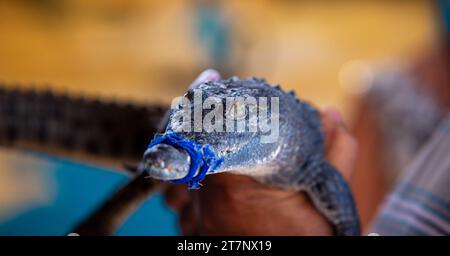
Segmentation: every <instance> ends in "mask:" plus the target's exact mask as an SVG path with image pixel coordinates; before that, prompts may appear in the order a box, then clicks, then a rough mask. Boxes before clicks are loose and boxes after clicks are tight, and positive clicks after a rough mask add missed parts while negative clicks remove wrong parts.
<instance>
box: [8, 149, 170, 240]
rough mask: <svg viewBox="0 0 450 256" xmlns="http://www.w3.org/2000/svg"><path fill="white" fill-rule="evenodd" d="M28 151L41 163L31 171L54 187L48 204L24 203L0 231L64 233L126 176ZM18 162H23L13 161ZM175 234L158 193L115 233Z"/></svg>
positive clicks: (121, 182) (35, 233)
mask: <svg viewBox="0 0 450 256" xmlns="http://www.w3.org/2000/svg"><path fill="white" fill-rule="evenodd" d="M24 154H30V153H24ZM32 155H33V157H35V158H39V161H43V162H44V163H45V164H43V165H38V166H37V169H36V170H35V171H37V172H41V173H42V174H45V175H43V176H44V177H47V178H49V179H51V181H50V183H52V184H53V186H54V187H56V189H55V195H54V197H53V199H52V200H51V202H50V203H48V204H43V205H42V204H41V205H37V206H35V207H31V208H30V207H28V208H26V209H24V210H21V211H20V212H18V213H17V214H14V216H12V217H11V218H8V219H7V220H6V221H4V222H0V235H67V234H68V233H69V232H70V231H71V229H72V228H73V227H74V226H75V225H76V224H77V223H79V221H80V220H82V219H83V218H84V217H85V216H87V215H88V214H89V213H90V212H92V211H93V210H94V209H95V208H96V207H98V205H99V204H100V203H101V202H102V201H103V200H104V199H105V198H107V196H108V195H110V194H111V192H112V191H114V190H115V189H117V188H118V186H120V185H121V184H123V183H124V182H126V181H127V180H128V177H127V176H125V175H122V174H120V173H119V172H113V171H110V170H107V169H103V168H98V167H94V166H90V165H86V164H83V163H79V162H74V161H69V160H63V159H59V158H55V157H49V156H46V155H41V154H32ZM13 164H14V163H13ZM20 164H23V163H17V165H20ZM177 234H178V228H177V223H176V215H175V214H174V213H173V212H172V211H170V209H168V208H167V207H166V206H165V205H164V202H163V198H162V196H161V195H160V194H158V195H155V196H153V197H152V198H151V199H149V200H148V201H147V202H146V203H145V204H144V205H143V206H142V207H141V208H140V209H139V210H138V211H137V212H135V213H134V214H133V215H132V216H131V217H130V218H129V219H128V220H127V221H126V223H125V224H124V225H123V226H122V227H121V228H120V229H119V230H118V232H117V235H177Z"/></svg>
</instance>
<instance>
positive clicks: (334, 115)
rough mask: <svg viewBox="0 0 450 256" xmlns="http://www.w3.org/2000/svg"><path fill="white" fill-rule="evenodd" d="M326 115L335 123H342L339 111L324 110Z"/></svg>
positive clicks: (332, 109)
mask: <svg viewBox="0 0 450 256" xmlns="http://www.w3.org/2000/svg"><path fill="white" fill-rule="evenodd" d="M326 112H327V114H328V115H330V116H331V118H332V119H333V120H334V121H335V122H336V123H342V115H341V113H339V111H337V110H336V109H334V108H328V109H327V110H326Z"/></svg>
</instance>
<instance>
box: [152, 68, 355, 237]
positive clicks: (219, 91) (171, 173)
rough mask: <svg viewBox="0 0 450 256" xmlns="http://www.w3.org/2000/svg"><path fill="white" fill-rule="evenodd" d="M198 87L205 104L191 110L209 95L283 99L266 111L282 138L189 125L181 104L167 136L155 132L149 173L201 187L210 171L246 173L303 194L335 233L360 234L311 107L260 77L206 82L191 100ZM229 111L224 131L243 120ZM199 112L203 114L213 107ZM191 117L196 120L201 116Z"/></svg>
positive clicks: (245, 116)
mask: <svg viewBox="0 0 450 256" xmlns="http://www.w3.org/2000/svg"><path fill="white" fill-rule="evenodd" d="M198 91H201V93H202V94H201V98H200V99H201V102H200V103H195V102H194V104H191V105H190V106H189V107H188V108H187V109H189V108H190V110H191V112H188V113H193V112H195V109H194V108H195V106H196V104H203V103H204V102H206V100H207V99H208V98H210V97H214V98H215V99H216V100H217V99H218V101H219V102H221V103H224V105H226V103H227V99H228V98H230V97H241V98H248V97H253V98H258V99H259V98H266V99H269V98H270V99H271V103H272V102H273V99H278V104H277V105H273V104H267V105H266V106H265V107H266V109H267V113H268V114H267V116H266V119H267V120H264V121H268V120H271V121H272V122H273V121H274V120H276V121H277V122H278V128H279V136H278V138H277V139H276V140H274V141H269V142H267V141H265V142H264V141H263V139H262V138H263V136H265V135H267V131H262V130H261V129H256V130H255V129H250V128H249V126H250V125H248V127H247V128H246V129H244V130H242V131H240V132H228V131H223V130H222V131H218V130H213V131H206V129H201V130H194V131H193V130H192V129H191V130H188V129H184V130H183V129H180V116H183V113H186V112H183V111H186V106H180V104H178V105H176V104H175V106H173V107H172V109H171V110H170V111H169V117H168V122H167V125H166V126H165V131H164V133H163V134H158V135H156V136H155V137H154V139H153V140H152V141H151V143H150V144H149V147H148V149H147V150H146V151H145V153H144V157H143V165H144V170H145V172H146V173H147V174H148V175H149V176H150V177H152V178H155V179H157V180H162V181H168V182H174V183H188V184H189V187H190V188H199V187H200V186H199V185H200V182H201V181H202V180H203V178H204V177H205V175H209V174H214V173H220V172H229V173H234V174H240V175H247V176H249V177H252V178H254V179H256V180H257V181H259V182H261V183H264V184H266V185H269V186H273V187H278V188H283V189H289V190H294V191H299V192H300V191H301V192H305V193H306V194H307V195H308V196H309V197H310V198H311V200H312V202H313V204H314V205H315V207H316V208H317V209H318V210H319V212H321V213H322V214H323V215H324V216H325V217H326V218H327V219H328V221H329V222H330V223H331V224H332V226H333V227H334V231H335V234H336V235H341V236H346V235H349V236H355V235H360V223H359V219H358V215H357V211H356V207H355V203H354V199H353V197H352V193H351V191H350V188H349V186H348V184H347V183H346V181H345V180H344V178H343V176H342V175H341V174H340V173H339V171H338V170H337V169H336V168H335V167H334V166H333V165H331V164H330V163H328V162H327V161H326V160H325V158H324V136H323V131H322V128H321V127H322V126H321V120H320V114H319V112H318V111H317V110H316V109H315V108H314V107H313V106H312V105H311V104H309V103H307V102H306V101H303V100H301V99H299V98H298V97H297V96H296V95H295V93H293V92H285V91H283V90H282V89H281V88H280V86H279V85H276V86H272V85H270V84H268V83H267V82H266V81H265V80H264V79H258V78H250V79H242V80H241V79H239V78H237V77H233V78H230V79H225V80H218V81H206V82H204V83H201V84H199V85H197V86H196V87H194V88H190V89H189V90H188V91H187V92H186V93H185V94H184V98H186V99H188V100H189V101H190V102H193V101H194V100H195V94H196V92H198ZM219 102H218V103H219ZM235 107H236V106H235ZM274 108H277V109H274ZM230 109H231V110H232V111H235V108H233V107H229V106H227V107H225V108H220V109H219V110H218V111H219V112H222V113H223V114H224V115H223V116H224V122H223V126H224V128H226V127H225V123H227V121H230V120H228V119H231V118H234V119H233V120H234V121H237V120H239V115H238V114H237V112H234V113H235V115H227V111H230ZM244 109H245V110H246V111H245V112H243V113H244V114H243V115H241V116H240V118H243V119H245V120H246V121H250V118H252V117H251V115H252V114H251V113H252V112H250V111H249V109H250V108H248V106H247V107H245V108H244ZM216 110H217V109H216ZM273 110H277V111H273ZM201 111H202V112H201V114H202V115H203V116H205V115H207V114H208V113H210V112H211V111H213V109H211V108H210V109H202V110H201ZM258 113H259V112H258ZM279 113H281V114H279ZM188 117H189V118H191V120H189V121H191V122H193V123H194V121H195V120H194V119H195V114H191V115H189V116H188ZM227 118H228V119H227ZM257 118H262V117H260V116H259V115H258V116H257ZM233 120H231V121H233ZM197 121H198V120H197ZM258 121H261V120H258ZM216 127H217V126H216Z"/></svg>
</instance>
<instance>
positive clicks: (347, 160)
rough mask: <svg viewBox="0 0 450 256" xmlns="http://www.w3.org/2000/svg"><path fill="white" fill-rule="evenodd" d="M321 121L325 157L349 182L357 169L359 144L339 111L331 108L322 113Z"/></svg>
mask: <svg viewBox="0 0 450 256" xmlns="http://www.w3.org/2000/svg"><path fill="white" fill-rule="evenodd" d="M321 119H322V128H323V131H324V140H325V157H326V159H327V160H328V161H329V162H330V163H331V164H332V165H334V166H335V167H336V168H337V169H338V170H339V171H340V172H341V174H342V175H343V176H344V178H345V179H346V180H347V181H349V180H350V178H351V176H352V174H353V172H354V169H355V163H356V157H357V151H358V144H357V142H356V140H355V139H354V138H353V136H352V135H351V134H350V133H349V131H348V129H347V127H346V125H345V123H344V121H343V119H342V116H341V114H340V113H339V112H338V111H337V110H335V109H332V108H330V109H326V110H324V111H322V112H321Z"/></svg>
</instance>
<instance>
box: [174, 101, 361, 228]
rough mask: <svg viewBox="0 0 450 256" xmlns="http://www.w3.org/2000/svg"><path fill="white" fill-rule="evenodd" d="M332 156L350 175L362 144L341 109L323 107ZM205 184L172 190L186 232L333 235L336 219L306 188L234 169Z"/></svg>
mask: <svg viewBox="0 0 450 256" xmlns="http://www.w3.org/2000/svg"><path fill="white" fill-rule="evenodd" d="M322 124H323V129H324V131H325V143H326V158H327V160H328V161H329V162H330V163H332V164H333V165H334V166H335V167H337V169H338V170H340V171H341V173H342V174H343V176H344V177H345V178H346V179H347V180H349V179H350V176H351V174H352V172H353V169H354V163H355V159H356V152H357V144H356V141H355V140H354V139H353V137H352V136H351V135H350V134H349V133H348V131H347V129H346V127H345V126H344V124H343V121H342V118H341V116H340V114H339V113H338V112H337V111H335V110H332V109H329V110H326V111H323V112H322ZM203 184H204V186H203V187H202V188H201V189H199V190H196V191H190V192H188V191H187V189H186V185H174V186H172V187H171V188H169V189H168V190H167V191H166V194H165V198H166V202H167V204H168V205H169V206H170V207H171V208H173V209H174V210H175V211H176V212H178V213H179V215H180V227H181V230H182V233H183V234H185V235H332V234H333V230H332V226H331V225H330V223H329V222H328V221H327V220H326V219H325V218H324V217H323V216H322V214H320V213H319V212H318V211H317V209H316V208H315V207H314V206H313V204H312V202H311V201H310V199H309V198H308V197H307V196H306V194H304V193H300V192H294V191H287V190H282V189H277V188H273V187H269V186H267V185H264V184H261V183H259V182H257V181H255V180H253V179H252V178H250V177H247V176H241V175H234V174H229V173H223V174H216V175H209V176H207V178H206V179H205V181H204V182H203Z"/></svg>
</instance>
